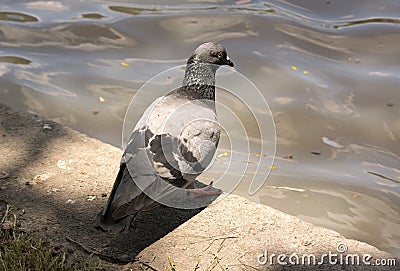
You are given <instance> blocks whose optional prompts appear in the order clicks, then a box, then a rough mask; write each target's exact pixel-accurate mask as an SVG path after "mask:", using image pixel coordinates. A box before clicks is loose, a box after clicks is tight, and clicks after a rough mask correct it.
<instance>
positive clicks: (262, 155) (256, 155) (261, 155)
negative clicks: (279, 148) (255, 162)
mask: <svg viewBox="0 0 400 271" xmlns="http://www.w3.org/2000/svg"><path fill="white" fill-rule="evenodd" d="M253 156H255V157H264V156H267V155H266V154H264V153H253Z"/></svg>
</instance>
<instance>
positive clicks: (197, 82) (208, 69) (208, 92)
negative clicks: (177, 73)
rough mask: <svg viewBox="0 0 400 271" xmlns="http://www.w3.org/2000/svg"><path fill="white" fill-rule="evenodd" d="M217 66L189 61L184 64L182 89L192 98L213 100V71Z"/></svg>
mask: <svg viewBox="0 0 400 271" xmlns="http://www.w3.org/2000/svg"><path fill="white" fill-rule="evenodd" d="M217 68H218V66H216V65H211V64H205V63H196V62H191V63H188V64H187V65H186V71H185V78H184V79H183V85H182V91H183V92H184V93H185V95H187V96H189V97H190V98H193V99H209V100H215V72H216V71H217Z"/></svg>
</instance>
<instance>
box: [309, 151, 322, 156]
mask: <svg viewBox="0 0 400 271" xmlns="http://www.w3.org/2000/svg"><path fill="white" fill-rule="evenodd" d="M311 154H314V155H321V153H320V152H318V151H312V152H311Z"/></svg>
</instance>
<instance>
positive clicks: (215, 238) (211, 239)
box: [203, 234, 239, 251]
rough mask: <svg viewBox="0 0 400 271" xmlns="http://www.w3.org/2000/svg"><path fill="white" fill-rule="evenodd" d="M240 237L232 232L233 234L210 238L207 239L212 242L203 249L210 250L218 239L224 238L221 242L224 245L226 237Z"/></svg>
mask: <svg viewBox="0 0 400 271" xmlns="http://www.w3.org/2000/svg"><path fill="white" fill-rule="evenodd" d="M238 237H239V236H237V235H234V234H231V235H226V236H217V237H212V238H209V239H208V240H207V241H211V242H210V244H209V245H208V247H207V248H206V249H204V250H203V251H206V250H208V249H209V248H210V247H211V246H212V244H214V242H215V241H217V240H221V239H222V240H223V241H222V243H221V245H222V244H223V243H224V242H225V240H226V239H231V238H238ZM220 250H221V249H220Z"/></svg>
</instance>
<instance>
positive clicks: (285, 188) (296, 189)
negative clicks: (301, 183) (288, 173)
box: [271, 186, 306, 192]
mask: <svg viewBox="0 0 400 271" xmlns="http://www.w3.org/2000/svg"><path fill="white" fill-rule="evenodd" d="M271 187H273V188H276V189H284V190H290V191H296V192H305V191H306V190H305V189H303V188H295V187H290V186H271Z"/></svg>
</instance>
